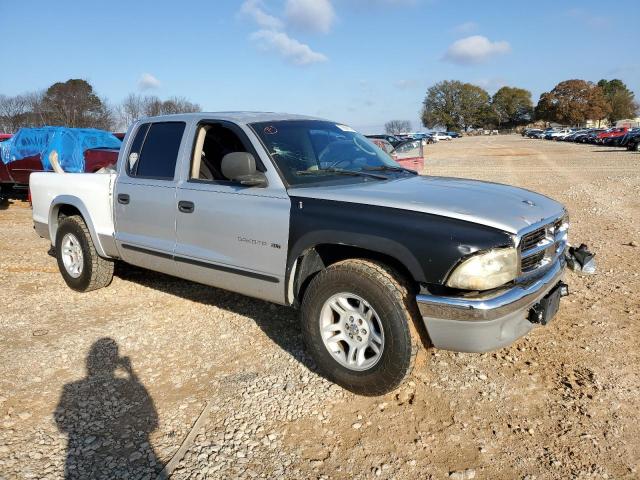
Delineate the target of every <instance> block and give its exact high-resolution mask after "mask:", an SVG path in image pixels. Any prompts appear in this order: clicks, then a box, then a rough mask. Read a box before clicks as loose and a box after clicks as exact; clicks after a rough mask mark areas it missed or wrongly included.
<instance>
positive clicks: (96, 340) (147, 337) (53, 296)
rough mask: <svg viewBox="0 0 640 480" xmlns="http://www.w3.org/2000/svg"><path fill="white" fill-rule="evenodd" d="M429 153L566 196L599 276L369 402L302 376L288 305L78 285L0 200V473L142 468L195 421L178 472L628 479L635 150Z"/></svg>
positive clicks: (636, 427) (441, 149)
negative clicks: (481, 347) (496, 347)
mask: <svg viewBox="0 0 640 480" xmlns="http://www.w3.org/2000/svg"><path fill="white" fill-rule="evenodd" d="M426 157H427V160H426V162H425V163H426V172H425V173H427V174H435V175H447V176H456V177H470V178H477V179H482V180H489V181H495V182H502V183H509V184H513V185H518V186H521V187H525V188H529V189H532V190H535V191H539V192H541V193H544V194H547V195H549V196H551V197H553V198H555V199H557V200H559V201H561V202H563V203H564V204H566V205H567V207H568V209H569V212H570V215H571V223H572V226H571V231H570V241H571V242H572V243H581V242H584V243H587V244H588V245H589V247H591V249H592V250H593V251H595V252H596V254H597V257H596V259H597V264H598V272H597V274H596V275H593V276H578V275H577V274H575V273H573V272H569V273H568V274H567V277H568V279H567V281H568V283H569V286H570V289H571V292H572V294H571V295H570V296H569V297H567V298H565V299H564V300H563V303H562V306H561V309H560V312H559V314H558V316H557V317H556V318H555V319H554V322H552V324H550V325H548V326H547V327H540V328H536V329H535V330H534V331H533V332H532V333H531V334H529V335H528V336H527V337H526V338H524V339H521V340H519V341H518V342H516V343H515V344H514V345H512V346H510V347H508V348H505V349H502V350H500V351H497V352H492V353H487V354H482V355H480V354H456V353H451V352H445V351H438V350H428V351H427V353H426V355H425V358H424V360H423V362H422V363H421V364H420V365H418V366H417V368H416V369H415V371H414V373H413V375H412V377H411V379H410V381H409V382H408V383H406V384H405V385H404V386H403V387H402V388H401V389H399V390H398V391H396V392H394V393H392V394H388V395H386V396H384V397H378V398H363V397H357V396H354V395H352V394H350V393H348V392H345V391H343V390H342V389H341V388H339V387H337V386H335V385H332V384H330V383H329V382H328V381H326V380H325V379H323V378H322V377H320V376H318V375H317V374H316V373H314V365H313V363H312V362H311V360H310V359H309V357H308V356H307V355H306V354H305V352H304V347H303V343H302V339H301V337H300V330H299V327H298V324H297V321H296V318H297V317H296V312H295V311H293V310H289V309H287V308H284V307H280V306H275V305H270V304H268V303H265V302H261V301H257V300H253V299H249V298H246V297H242V296H239V295H236V294H233V293H228V292H224V291H221V290H216V289H212V288H208V287H204V286H201V285H197V284H193V283H189V282H186V281H182V280H178V279H175V278H171V277H167V276H163V275H159V274H155V273H151V272H146V271H142V270H138V269H135V268H128V267H119V268H118V269H117V272H116V273H117V275H116V277H115V278H114V281H113V283H112V284H111V286H109V287H108V288H105V289H102V290H98V291H94V292H91V293H87V294H77V293H74V292H72V291H71V290H69V289H68V288H67V287H66V286H65V284H64V282H63V280H62V278H61V276H60V275H59V273H58V270H57V266H56V263H55V260H54V259H53V258H52V257H50V256H48V255H47V249H48V243H47V241H45V240H42V239H39V238H37V236H36V235H35V233H34V232H33V229H32V224H31V219H30V215H31V211H30V209H29V205H28V204H26V203H22V202H14V203H12V204H10V205H9V206H8V207H7V208H6V209H3V210H0V252H1V253H0V284H1V285H2V287H3V288H2V302H1V305H0V478H6V479H10V478H11V479H13V478H61V477H63V475H64V468H65V462H66V463H67V468H68V471H69V472H70V476H73V472H76V473H77V475H78V476H82V475H80V473H78V472H83V471H86V470H83V469H85V468H88V467H87V466H91V465H93V467H94V468H95V469H96V470H95V471H94V475H92V476H95V477H96V478H100V477H104V478H155V476H156V474H157V472H158V471H159V470H160V469H161V468H162V466H163V465H164V464H165V463H166V462H168V461H169V460H170V459H171V458H172V457H173V456H174V455H175V454H176V452H178V449H179V447H180V446H181V444H182V443H183V441H184V440H185V438H187V436H188V435H189V433H190V432H192V430H193V432H192V435H191V436H190V437H189V441H187V442H186V446H187V447H188V448H186V453H185V454H184V455H182V451H181V452H180V454H178V456H177V458H180V457H181V458H182V459H181V461H180V462H179V463H178V465H177V468H176V469H175V471H174V474H173V478H178V479H183V478H276V477H284V478H292V479H293V478H295V479H300V478H337V479H339V478H399V479H403V478H423V479H440V478H458V479H463V478H477V479H505V480H506V479H529V480H531V479H547V478H553V479H555V478H557V479H565V478H640V415H639V412H640V391H639V388H640V373H639V371H640V369H639V367H640V361H639V357H640V349H639V346H640V341H639V339H640V299H639V294H640V276H639V272H640V247H639V246H638V245H640V154H636V153H630V152H626V151H623V150H614V149H610V148H606V147H604V148H602V147H594V146H590V145H574V144H563V143H557V142H549V141H543V140H530V139H524V138H522V137H520V136H516V135H512V136H504V137H502V136H501V137H475V138H463V139H459V140H453V141H451V142H441V143H439V144H436V145H429V146H428V148H427V152H426ZM198 419H199V420H198ZM197 420H198V423H197V426H196V428H195V429H193V428H192V427H194V424H196V421H197ZM141 458H142V459H143V460H145V459H146V460H145V462H143V463H145V464H146V465H147V466H146V467H145V468H138V467H135V465H138V464H140V459H141Z"/></svg>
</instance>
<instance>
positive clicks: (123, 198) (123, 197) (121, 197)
mask: <svg viewBox="0 0 640 480" xmlns="http://www.w3.org/2000/svg"><path fill="white" fill-rule="evenodd" d="M118 203H121V204H122V205H128V204H129V195H127V194H126V193H119V194H118Z"/></svg>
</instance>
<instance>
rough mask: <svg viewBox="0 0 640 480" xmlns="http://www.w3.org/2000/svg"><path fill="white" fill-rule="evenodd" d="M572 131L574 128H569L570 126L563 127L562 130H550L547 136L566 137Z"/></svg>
mask: <svg viewBox="0 0 640 480" xmlns="http://www.w3.org/2000/svg"><path fill="white" fill-rule="evenodd" d="M573 132H574V130H571V129H570V128H563V129H562V130H556V131H555V132H551V133H550V134H549V136H550V137H551V138H553V139H555V138H562V137H566V136H567V135H571V134H572V133H573Z"/></svg>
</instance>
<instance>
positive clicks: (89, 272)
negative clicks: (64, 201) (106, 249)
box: [56, 215, 114, 292]
mask: <svg viewBox="0 0 640 480" xmlns="http://www.w3.org/2000/svg"><path fill="white" fill-rule="evenodd" d="M68 252H75V253H73V254H71V253H68ZM78 253H81V255H78ZM56 260H57V261H58V268H59V269H60V273H61V274H62V278H64V281H65V282H66V283H67V285H68V286H69V287H70V288H71V289H73V290H76V291H77V292H89V291H91V290H96V289H98V288H102V287H106V286H107V285H109V284H110V283H111V280H112V279H113V266H114V262H113V261H112V260H108V259H106V258H102V257H100V256H99V255H98V253H97V252H96V247H95V246H94V244H93V240H92V239H91V234H90V233H89V229H88V228H87V225H86V224H85V223H84V220H83V219H82V217H81V216H79V215H73V216H70V217H64V218H63V219H61V220H60V222H59V224H58V231H57V233H56ZM65 262H66V263H65Z"/></svg>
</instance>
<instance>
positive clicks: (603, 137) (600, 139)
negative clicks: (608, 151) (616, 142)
mask: <svg viewBox="0 0 640 480" xmlns="http://www.w3.org/2000/svg"><path fill="white" fill-rule="evenodd" d="M628 131H629V129H628V128H627V127H620V128H610V129H609V130H606V131H604V132H602V133H599V134H598V136H597V137H596V143H601V144H603V145H608V144H610V143H611V141H612V140H613V139H614V138H619V137H623V136H624V135H625V134H626V133H627V132H628Z"/></svg>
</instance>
